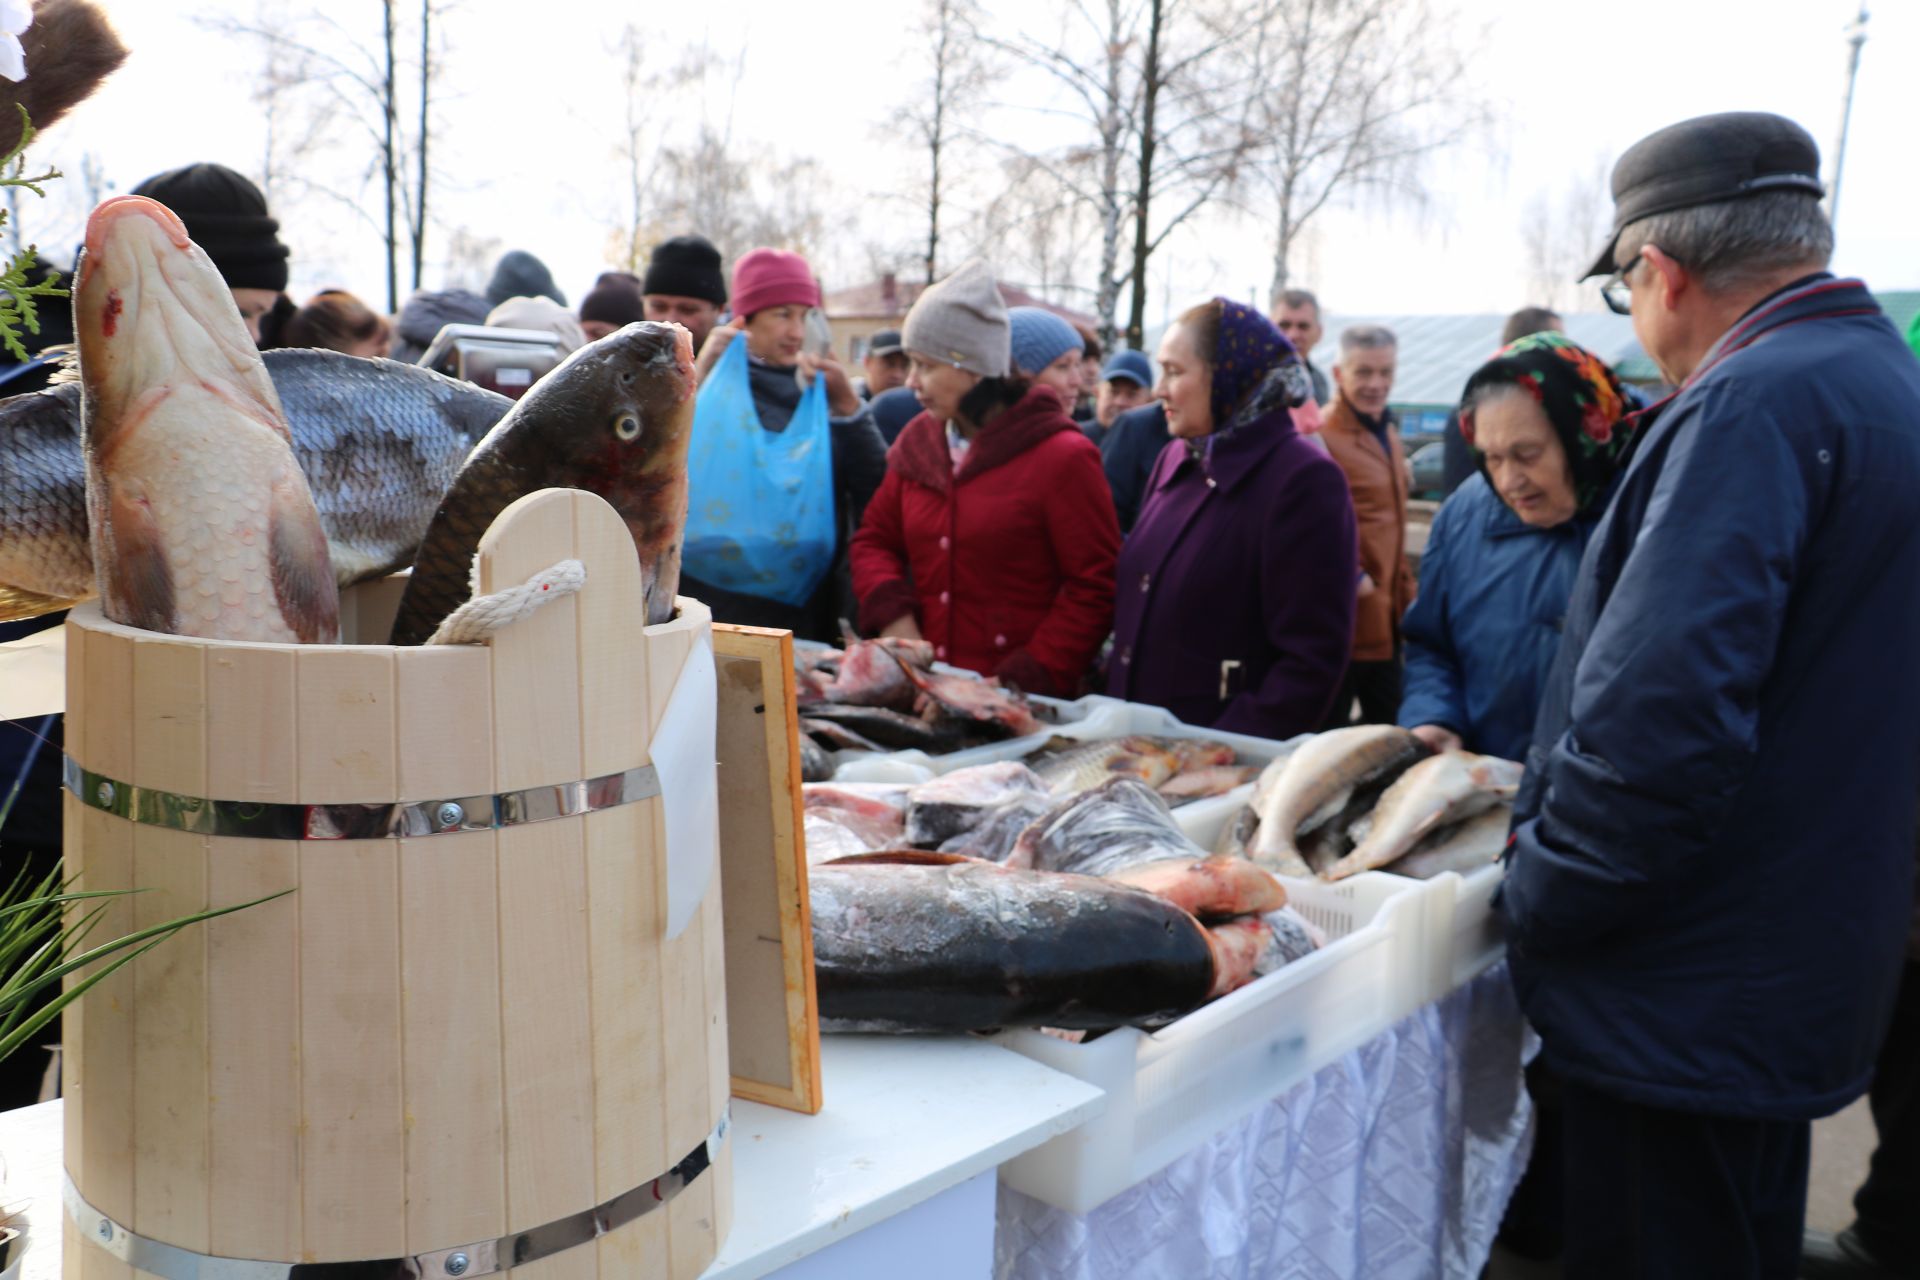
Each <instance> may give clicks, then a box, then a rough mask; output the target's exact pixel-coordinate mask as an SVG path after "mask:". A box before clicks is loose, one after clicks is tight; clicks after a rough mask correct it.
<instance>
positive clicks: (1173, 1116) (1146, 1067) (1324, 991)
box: [996, 874, 1452, 1213]
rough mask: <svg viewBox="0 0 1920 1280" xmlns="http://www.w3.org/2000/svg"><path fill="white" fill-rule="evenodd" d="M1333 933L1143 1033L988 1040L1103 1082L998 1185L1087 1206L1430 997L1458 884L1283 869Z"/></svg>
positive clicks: (1313, 915) (1007, 1035) (1308, 908)
mask: <svg viewBox="0 0 1920 1280" xmlns="http://www.w3.org/2000/svg"><path fill="white" fill-rule="evenodd" d="M1287 892H1288V894H1289V895H1290V897H1291V900H1292V905H1293V907H1294V908H1295V909H1296V910H1297V911H1299V912H1300V913H1301V914H1302V915H1304V916H1305V917H1307V919H1308V920H1310V921H1312V922H1313V923H1314V924H1316V925H1318V926H1319V927H1320V928H1321V929H1323V930H1325V931H1326V933H1327V935H1328V945H1327V946H1325V947H1324V948H1322V949H1321V950H1319V951H1317V952H1315V953H1314V954H1312V955H1310V956H1307V957H1305V958H1303V959H1301V960H1297V961H1295V962H1294V963H1293V964H1290V965H1288V966H1287V967H1286V968H1284V969H1281V970H1280V971H1279V972H1277V973H1272V974H1269V975H1267V976H1266V977H1264V978H1262V979H1260V980H1259V981H1257V982H1255V983H1253V984H1252V985H1251V986H1247V987H1243V988H1241V989H1240V990H1239V991H1236V992H1234V993H1232V994H1231V995H1228V996H1226V997H1224V998H1222V999H1220V1000H1216V1001H1214V1002H1213V1003H1212V1004H1209V1005H1206V1006H1204V1007H1202V1008H1200V1009H1198V1010H1196V1011H1194V1012H1193V1013H1191V1014H1188V1015H1187V1016H1186V1017H1184V1018H1182V1019H1180V1020H1179V1021H1178V1022H1175V1023H1173V1024H1172V1025H1171V1026H1168V1027H1165V1028H1163V1029H1161V1030H1160V1031H1157V1032H1154V1033H1153V1034H1151V1035H1149V1034H1146V1033H1144V1032H1141V1031H1138V1030H1134V1029H1131V1028H1129V1029H1124V1030H1120V1031H1114V1032H1109V1033H1107V1034H1106V1035H1104V1036H1101V1037H1100V1038H1098V1039H1096V1040H1094V1041H1092V1042H1091V1043H1088V1044H1069V1043H1067V1042H1066V1041H1064V1040H1060V1039H1057V1038H1055V1037H1053V1036H1048V1035H1043V1034H1041V1033H1040V1032H1038V1031H1033V1030H1024V1029H1023V1030H1017V1031H1008V1032H1003V1033H1001V1035H999V1036H998V1037H996V1039H997V1040H998V1041H999V1043H1001V1044H1002V1045H1004V1046H1006V1047H1007V1048H1009V1049H1012V1050H1013V1051H1014V1052H1016V1053H1020V1054H1024V1055H1025V1056H1027V1057H1029V1058H1032V1059H1034V1060H1035V1061H1037V1062H1041V1063H1044V1064H1045V1065H1047V1066H1049V1067H1052V1068H1053V1069H1055V1070H1056V1071H1061V1072H1064V1073H1066V1074H1067V1075H1070V1076H1073V1077H1075V1078H1077V1079H1080V1080H1085V1081H1087V1082H1088V1083H1090V1084H1095V1085H1098V1086H1099V1087H1100V1088H1102V1089H1104V1090H1105V1091H1106V1094H1107V1109H1106V1111H1105V1112H1104V1113H1103V1114H1101V1115H1100V1116H1099V1117H1098V1118H1097V1119H1095V1120H1093V1121H1091V1122H1089V1123H1088V1124H1086V1125H1083V1126H1081V1127H1080V1128H1078V1129H1075V1130H1073V1131H1071V1132H1069V1133H1066V1134H1062V1135H1061V1136H1060V1137H1058V1138H1055V1139H1054V1140H1053V1141H1051V1142H1049V1143H1047V1144H1045V1145H1044V1146H1041V1147H1038V1148H1036V1149H1035V1150H1033V1151H1030V1152H1028V1153H1027V1154H1025V1155H1023V1156H1020V1157H1018V1158H1016V1159H1014V1160H1012V1161H1010V1162H1009V1163H1007V1164H1005V1165H1003V1166H1001V1170H1000V1176H1001V1179H1002V1181H1004V1182H1005V1183H1006V1185H1008V1186H1010V1187H1012V1188H1014V1189H1015V1190H1017V1191H1020V1192H1023V1193H1025V1194H1027V1195H1030V1196H1033V1197H1035V1198H1036V1199H1038V1200H1042V1201H1044V1202H1045V1203H1047V1204H1050V1205H1053V1206H1054V1207H1056V1208H1059V1209H1065V1210H1067V1211H1068V1212H1071V1213H1087V1212H1089V1211H1091V1210H1092V1209H1093V1208H1094V1207H1095V1206H1097V1205H1099V1204H1101V1203H1103V1202H1104V1201H1106V1200H1109V1199H1111V1198H1112V1197H1113V1196H1116V1195H1118V1194H1119V1193H1120V1192H1122V1191H1124V1190H1126V1189H1127V1188H1128V1187H1131V1186H1133V1185H1134V1184H1135V1183H1138V1182H1140V1181H1142V1180H1144V1179H1146V1178H1149V1177H1152V1176H1153V1175H1154V1174H1156V1173H1158V1172H1159V1171H1160V1170H1161V1169H1164V1168H1165V1167H1166V1166H1167V1165H1169V1164H1171V1163H1172V1162H1173V1161H1174V1160H1176V1159H1178V1158H1179V1157H1180V1156H1182V1155H1184V1154H1185V1153H1186V1152H1188V1151H1190V1150H1192V1149H1193V1148H1194V1147H1195V1146H1197V1145H1199V1144H1200V1143H1201V1142H1203V1141H1205V1140H1206V1139H1207V1138H1209V1137H1211V1136H1212V1135H1213V1134H1215V1133H1217V1132H1219V1131H1220V1130H1221V1129H1223V1128H1225V1127H1226V1126H1228V1125H1230V1124H1233V1123H1234V1122H1235V1121H1237V1120H1239V1119H1241V1118H1242V1117H1244V1116H1246V1115H1248V1114H1250V1113H1251V1112H1253V1111H1254V1110H1255V1109H1256V1108H1258V1107H1260V1106H1261V1105H1262V1104H1264V1103H1266V1102H1268V1101H1270V1100H1271V1099H1273V1098H1275V1097H1277V1096H1279V1095H1280V1094H1282V1093H1284V1092H1286V1091H1287V1090H1288V1089H1290V1088H1292V1087H1293V1086H1294V1085H1295V1084H1297V1083H1299V1082H1300V1081H1301V1080H1304V1079H1305V1078H1306V1077H1307V1076H1309V1075H1311V1074H1312V1073H1313V1072H1315V1071H1318V1070H1319V1069H1320V1068H1322V1067H1324V1066H1326V1065H1327V1064H1328V1063H1330V1062H1333V1061H1334V1060H1335V1059H1337V1058H1339V1057H1340V1056H1341V1055H1343V1054H1346V1053H1349V1052H1351V1051H1352V1050H1354V1049H1356V1048H1358V1047H1359V1046H1360V1045H1362V1044H1365V1043H1366V1042H1367V1041H1369V1040H1371V1039H1373V1038H1374V1037H1375V1036H1378V1035H1380V1034H1381V1033H1382V1032H1384V1031H1386V1030H1387V1029H1388V1028H1389V1027H1391V1026H1392V1025H1393V1024H1394V1023H1395V1022H1398V1021H1399V1020H1400V1019H1401V1018H1403V1017H1405V1016H1406V1015H1407V1014H1408V1013H1410V1012H1412V1011H1413V1010H1414V1009H1415V1008H1417V1007H1418V1006H1419V1005H1420V1004H1422V1003H1424V1002H1425V1000H1426V999H1427V995H1428V985H1429V984H1427V983H1425V982H1423V981H1422V980H1421V976H1420V970H1419V969H1418V965H1419V963H1420V962H1421V961H1422V960H1423V959H1424V958H1425V957H1426V956H1427V955H1428V954H1429V953H1430V952H1431V951H1432V949H1433V947H1434V943H1433V934H1434V931H1435V930H1436V928H1444V926H1445V924H1446V923H1447V922H1448V920H1449V919H1450V911H1451V905H1452V886H1451V885H1445V884H1442V883H1441V882H1440V881H1439V880H1438V879H1436V880H1434V881H1431V882H1421V881H1417V880H1408V879H1406V878H1404V877H1401V876H1383V875H1377V874H1368V875H1359V876H1354V877H1353V878H1352V879H1349V880H1344V881H1341V882H1340V883H1339V884H1334V885H1323V884H1317V883H1314V882H1310V881H1289V882H1288V885H1287Z"/></svg>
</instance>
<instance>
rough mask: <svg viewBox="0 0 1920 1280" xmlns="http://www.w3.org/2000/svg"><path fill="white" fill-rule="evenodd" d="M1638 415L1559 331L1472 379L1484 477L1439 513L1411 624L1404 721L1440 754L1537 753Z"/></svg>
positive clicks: (1463, 418)
mask: <svg viewBox="0 0 1920 1280" xmlns="http://www.w3.org/2000/svg"><path fill="white" fill-rule="evenodd" d="M1629 407H1630V406H1629V404H1628V402H1627V398H1626V395H1625V392H1624V391H1623V390H1622V389H1621V386H1620V381H1619V379H1617V378H1615V377H1614V375H1613V371H1612V370H1611V369H1609V368H1607V366H1606V364H1605V363H1604V362H1603V361H1601V359H1600V358H1599V357H1598V356H1596V355H1594V354H1593V353H1592V352H1590V351H1587V350H1586V349H1584V348H1582V347H1580V346H1577V345H1576V344H1574V343H1573V342H1571V341H1569V340H1568V339H1567V338H1566V337H1565V336H1564V335H1562V334H1558V333H1534V334H1531V335H1529V336H1527V337H1523V338H1521V339H1519V340H1518V341H1516V342H1513V343H1510V344H1509V345H1507V346H1506V347H1503V348H1502V349H1501V350H1500V352H1499V353H1498V354H1497V355H1495V356H1494V357H1493V359H1492V360H1490V361H1488V362H1487V363H1486V364H1484V365H1482V366H1481V367H1480V369H1479V370H1477V371H1476V372H1475V373H1474V375H1473V377H1472V378H1470V379H1468V381H1467V386H1466V391H1465V393H1464V394H1463V396H1462V399H1461V407H1460V430H1461V435H1462V436H1463V437H1464V438H1465V440H1466V441H1467V444H1468V445H1469V447H1470V448H1471V449H1472V451H1473V454H1474V458H1475V461H1476V462H1477V464H1478V471H1477V472H1476V474H1474V475H1473V476H1471V477H1469V478H1468V479H1467V481H1466V482H1465V483H1464V484H1462V485H1461V486H1460V487H1459V488H1458V489H1456V490H1455V491H1454V493H1453V496H1452V497H1450V498H1448V499H1447V501H1446V504H1445V505H1444V506H1442V507H1441V508H1440V512H1439V514H1438V515H1437V516H1435V517H1434V521H1433V529H1432V531H1431V532H1430V533H1429V534H1428V537H1427V547H1426V551H1425V552H1424V553H1423V554H1422V556H1421V560H1420V594H1419V595H1418V596H1416V597H1415V598H1414V601H1413V605H1412V607H1411V608H1409V609H1408V610H1407V615H1406V619H1405V621H1404V622H1403V623H1402V632H1403V634H1404V635H1405V637H1406V646H1407V689H1406V696H1405V697H1404V698H1403V700H1402V701H1401V703H1400V715H1399V720H1400V723H1401V724H1402V725H1404V726H1406V727H1407V728H1409V729H1411V730H1413V732H1414V733H1415V734H1417V735H1419V736H1420V737H1421V738H1423V739H1425V740H1426V741H1427V743H1428V744H1429V745H1431V746H1433V747H1435V748H1447V747H1460V746H1464V747H1466V749H1467V750H1469V751H1479V752H1484V753H1486V754H1489V755H1496V756H1502V757H1504V758H1506V759H1509V760H1521V759H1524V758H1525V757H1526V751H1527V744H1528V743H1529V742H1530V741H1531V740H1532V737H1533V722H1534V717H1535V716H1536V714H1537V713H1538V712H1539V710H1540V697H1541V694H1542V692H1543V691H1544V690H1545V688H1546V681H1547V671H1548V669H1549V668H1550V667H1552V665H1553V656H1554V654H1555V653H1556V652H1557V651H1558V650H1559V648H1560V622H1561V619H1562V618H1564V617H1565V616H1566V612H1567V601H1568V599H1569V597H1570V596H1571V595H1572V592H1573V580H1574V577H1575V575H1576V573H1577V572H1578V570H1579V568H1580V556H1581V553H1582V552H1584V551H1585V550H1586V545H1587V535H1588V534H1589V533H1591V532H1592V531H1593V526H1594V523H1595V521H1597V520H1598V519H1599V518H1600V512H1601V511H1602V510H1603V509H1604V508H1605V507H1606V504H1607V499H1608V498H1609V497H1610V496H1611V495H1612V493H1613V482H1614V477H1615V476H1616V475H1617V474H1618V473H1619V469H1620V465H1621V460H1622V459H1623V457H1624V456H1625V454H1626V451H1627V447H1628V443H1629V441H1630V440H1631V439H1632V436H1633V427H1632V424H1631V422H1630V421H1623V418H1625V415H1626V413H1627V410H1628V408H1629Z"/></svg>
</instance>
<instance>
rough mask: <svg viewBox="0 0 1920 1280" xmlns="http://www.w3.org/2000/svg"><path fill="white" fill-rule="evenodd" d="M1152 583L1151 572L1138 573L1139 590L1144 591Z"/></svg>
mask: <svg viewBox="0 0 1920 1280" xmlns="http://www.w3.org/2000/svg"><path fill="white" fill-rule="evenodd" d="M1152 585H1153V575H1152V574H1150V573H1143V574H1141V575H1140V590H1141V591H1143V592H1144V591H1146V590H1147V589H1148V588H1149V587H1151V586H1152Z"/></svg>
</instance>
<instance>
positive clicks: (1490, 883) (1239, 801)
mask: <svg viewBox="0 0 1920 1280" xmlns="http://www.w3.org/2000/svg"><path fill="white" fill-rule="evenodd" d="M1303 741H1306V739H1299V740H1296V743H1290V744H1287V745H1288V746H1294V745H1296V744H1297V743H1298V742H1303ZM1252 792H1253V788H1247V789H1246V790H1245V791H1243V792H1239V793H1236V794H1235V795H1234V797H1233V798H1232V799H1233V803H1231V804H1216V805H1211V806H1209V807H1208V808H1206V809H1199V808H1198V807H1195V808H1194V810H1193V812H1191V813H1190V814H1187V815H1186V816H1185V817H1184V819H1183V821H1182V826H1183V827H1184V828H1185V830H1186V832H1187V834H1188V835H1189V836H1190V837H1191V838H1192V839H1193V840H1194V841H1195V842H1196V843H1198V844H1200V845H1203V846H1205V847H1206V848H1210V849H1213V848H1219V847H1220V846H1221V844H1222V836H1223V835H1224V834H1225V832H1226V829H1227V827H1228V825H1229V824H1231V823H1233V822H1235V821H1237V820H1238V819H1239V818H1240V816H1241V811H1242V809H1243V808H1244V807H1245V806H1246V805H1248V804H1250V803H1252ZM1222 799H1223V800H1225V799H1226V797H1222ZM1505 821H1506V814H1505V809H1504V807H1500V808H1496V809H1494V810H1490V811H1488V812H1485V813H1481V814H1476V815H1474V816H1473V817H1472V818H1470V819H1469V820H1468V822H1466V823H1463V824H1461V825H1460V826H1459V827H1457V828H1455V831H1456V832H1458V835H1457V836H1455V837H1454V839H1456V840H1464V841H1470V842H1473V843H1474V849H1473V850H1472V852H1473V853H1474V856H1475V857H1481V856H1484V858H1485V859H1486V863H1485V865H1481V866H1471V865H1464V866H1460V867H1458V868H1456V869H1452V870H1444V871H1429V872H1428V873H1427V874H1425V875H1422V876H1408V875H1405V874H1402V870H1403V869H1404V868H1406V867H1408V866H1409V865H1410V864H1408V863H1394V864H1389V865H1388V867H1387V868H1385V869H1383V870H1376V871H1371V872H1368V873H1367V874H1369V875H1375V876H1386V877H1388V878H1390V879H1395V880H1406V881H1409V882H1410V883H1416V884H1417V883H1433V884H1444V885H1445V886H1446V895H1447V896H1446V901H1447V902H1448V904H1449V908H1448V909H1449V913H1450V915H1449V919H1448V921H1447V925H1446V927H1445V928H1443V929H1439V930H1436V931H1434V932H1433V933H1432V934H1431V935H1430V939H1429V941H1430V944H1431V949H1430V951H1429V953H1428V954H1427V955H1426V956H1424V957H1423V958H1422V959H1421V961H1420V963H1419V972H1420V973H1421V975H1422V976H1423V979H1424V981H1425V982H1426V984H1427V990H1428V996H1429V998H1430V999H1438V998H1440V997H1441V996H1443V995H1446V994H1447V993H1448V992H1450V991H1453V990H1455V989H1457V988H1459V987H1461V986H1464V985H1465V984H1466V983H1468V982H1470V981H1472V980H1473V979H1474V978H1475V977H1477V976H1479V975H1480V974H1481V973H1483V972H1485V971H1486V970H1487V969H1488V968H1490V967H1491V966H1492V965H1493V963H1494V962H1495V961H1497V960H1498V959H1499V958H1500V957H1501V955H1502V954H1504V952H1505V949H1506V941H1505V934H1504V931H1503V929H1502V928H1501V922H1500V917H1499V913H1498V912H1497V911H1495V910H1494V907H1493V895H1494V892H1495V891H1496V890H1497V889H1498V888H1499V886H1500V879H1501V875H1502V872H1501V870H1500V868H1499V867H1498V866H1496V865H1494V864H1493V863H1492V862H1491V858H1492V856H1493V855H1494V853H1495V852H1497V850H1498V849H1499V847H1500V845H1501V844H1502V843H1503V840H1504V833H1505V827H1504V823H1505ZM1283 878H1284V879H1285V880H1286V883H1287V885H1288V888H1289V890H1290V891H1291V890H1296V889H1298V888H1299V887H1300V886H1304V885H1313V884H1318V883H1320V882H1319V881H1316V880H1302V879H1299V878H1295V877H1283Z"/></svg>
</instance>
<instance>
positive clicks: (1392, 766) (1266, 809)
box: [1251, 725, 1428, 876]
mask: <svg viewBox="0 0 1920 1280" xmlns="http://www.w3.org/2000/svg"><path fill="white" fill-rule="evenodd" d="M1427 754H1428V748H1427V746H1426V744H1425V743H1423V742H1421V741H1420V739H1418V738H1416V737H1414V736H1413V735H1412V734H1411V733H1408V732H1407V731H1406V730H1405V729H1400V728H1395V727H1394V726H1392V725H1360V726H1357V727H1355V728H1351V729H1335V730H1332V731H1331V732H1328V733H1322V734H1319V735H1317V736H1315V737H1313V738H1311V739H1309V740H1308V741H1306V742H1305V743H1303V744H1302V745H1301V746H1300V747H1299V748H1298V749H1296V750H1295V751H1294V752H1293V753H1292V754H1291V755H1287V756H1284V757H1281V758H1280V759H1277V760H1275V761H1274V762H1273V763H1272V764H1270V765H1268V766H1267V768H1266V770H1265V772H1264V773H1263V774H1262V775H1261V779H1260V783H1259V785H1258V787H1257V789H1256V793H1255V800H1256V808H1255V812H1256V814H1257V816H1258V817H1259V820H1260V827H1259V830H1258V831H1256V832H1255V833H1254V839H1253V845H1252V850H1251V852H1252V855H1253V860H1254V861H1255V862H1258V863H1260V864H1261V865H1262V866H1264V867H1267V868H1268V869H1270V870H1273V871H1278V872H1279V873H1280V874H1282V875H1291V876H1306V875H1311V874H1312V870H1311V868H1310V867H1309V866H1308V865H1307V862H1306V860H1305V859H1304V858H1303V857H1302V856H1301V853H1300V848H1299V844H1298V842H1299V840H1300V838H1301V837H1303V836H1306V835H1310V834H1311V833H1313V832H1314V831H1317V830H1319V829H1320V828H1321V827H1322V826H1324V825H1326V824H1327V823H1328V822H1330V821H1332V820H1333V819H1334V818H1336V817H1338V816H1339V814H1340V812H1341V810H1343V809H1344V808H1346V806H1347V802H1348V801H1349V800H1351V799H1352V797H1353V793H1354V791H1355V790H1357V789H1358V788H1360V787H1362V786H1365V785H1366V784H1367V783H1369V782H1371V781H1373V780H1374V779H1376V778H1379V777H1381V776H1382V775H1384V774H1386V773H1388V772H1389V771H1392V770H1397V769H1404V768H1405V767H1406V766H1407V765H1409V764H1411V763H1412V762H1413V761H1415V760H1418V759H1419V758H1420V757H1422V756H1424V755H1427Z"/></svg>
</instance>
